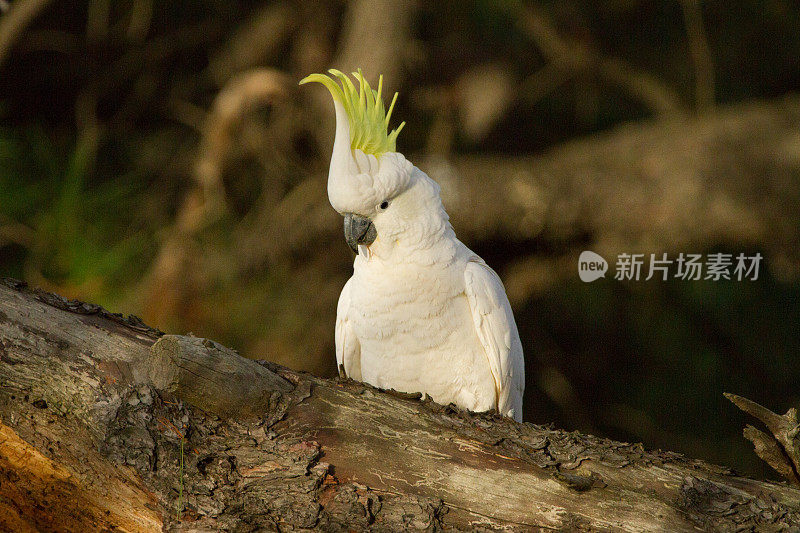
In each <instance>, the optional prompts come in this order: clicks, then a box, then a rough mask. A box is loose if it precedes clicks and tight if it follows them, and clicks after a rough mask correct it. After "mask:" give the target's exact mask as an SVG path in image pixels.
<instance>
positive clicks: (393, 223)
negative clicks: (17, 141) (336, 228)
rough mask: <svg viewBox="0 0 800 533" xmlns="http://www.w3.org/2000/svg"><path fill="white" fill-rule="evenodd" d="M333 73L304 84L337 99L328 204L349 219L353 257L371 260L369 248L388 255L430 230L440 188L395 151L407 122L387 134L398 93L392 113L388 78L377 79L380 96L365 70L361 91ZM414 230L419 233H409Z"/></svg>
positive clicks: (346, 225) (346, 221) (346, 230)
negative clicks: (384, 95) (385, 91)
mask: <svg viewBox="0 0 800 533" xmlns="http://www.w3.org/2000/svg"><path fill="white" fill-rule="evenodd" d="M328 72H330V73H331V74H332V75H333V77H330V76H327V75H325V74H311V75H310V76H307V77H306V78H304V79H303V80H302V81H300V84H303V83H308V82H312V81H315V82H319V83H322V84H323V85H324V86H325V87H326V88H327V89H328V91H330V93H331V95H332V96H333V105H334V108H335V111H336V138H335V140H334V143H333V153H332V155H331V165H330V170H329V171H328V199H329V200H330V203H331V205H332V206H333V208H334V209H336V211H338V212H339V213H340V214H342V215H344V217H345V219H344V233H345V238H346V239H347V243H348V244H349V245H350V247H351V248H352V249H353V251H354V252H356V253H359V252H360V253H363V254H365V255H367V257H368V256H369V248H370V247H372V248H373V249H374V248H380V249H383V250H386V249H388V248H390V247H392V246H393V244H394V243H397V242H399V240H401V238H402V237H403V236H405V237H406V238H409V237H410V234H411V233H418V232H419V231H420V230H423V231H424V229H425V228H426V227H427V226H429V225H430V224H427V225H426V224H425V223H424V217H425V216H428V217H429V216H430V209H429V208H430V207H434V208H435V207H437V206H438V210H439V211H442V213H443V210H442V209H441V200H439V186H438V185H437V184H436V183H435V182H434V181H433V180H431V179H430V178H428V177H427V176H426V175H425V174H424V173H423V172H422V171H420V170H419V169H417V168H416V167H415V166H414V165H412V164H411V163H410V162H409V161H408V160H406V158H405V157H404V156H403V154H400V153H398V152H397V151H395V141H396V139H397V135H398V134H399V133H400V130H402V129H403V126H404V125H405V122H403V123H401V124H400V125H399V126H398V127H397V128H395V129H394V130H392V131H391V132H389V131H388V129H389V118H390V117H391V114H392V109H393V108H394V104H395V101H396V100H397V93H395V95H394V97H393V98H392V103H391V104H390V105H389V109H388V111H387V110H386V109H385V108H384V105H383V101H382V100H381V90H382V88H383V77H382V76H381V77H380V78H378V90H377V91H375V90H373V89H372V88H371V87H370V85H369V83H367V81H366V80H365V79H364V76H363V74H362V73H361V70H360V69H359V71H358V72H355V73H353V76H354V77H355V78H356V80H357V81H358V83H359V88H358V89H356V87H355V85H354V84H353V82H352V81H351V80H350V78H348V77H347V76H346V75H344V74H343V73H341V72H339V71H338V70H335V69H331V70H329V71H328ZM334 78H336V79H338V81H339V82H340V83H341V85H340V83H337V81H336V79H334ZM428 204H432V205H428ZM444 216H445V217H446V215H444ZM413 229H416V230H417V231H416V232H411V231H409V230H413ZM373 243H374V245H373Z"/></svg>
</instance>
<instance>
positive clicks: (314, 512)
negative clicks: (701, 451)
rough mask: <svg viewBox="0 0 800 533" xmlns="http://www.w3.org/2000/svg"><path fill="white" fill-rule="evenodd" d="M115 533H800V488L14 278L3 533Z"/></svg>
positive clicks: (7, 298)
mask: <svg viewBox="0 0 800 533" xmlns="http://www.w3.org/2000/svg"><path fill="white" fill-rule="evenodd" d="M182 463H183V464H184V467H183V469H181V467H180V465H181V464H182ZM178 516H179V517H180V519H178ZM115 527H116V528H119V529H121V530H126V531H159V530H161V529H162V528H164V529H167V530H170V531H219V530H226V531H252V530H257V529H262V530H263V529H266V530H304V529H312V530H322V531H337V530H342V531H345V530H347V531H349V530H367V529H371V530H376V531H401V530H439V529H442V528H456V529H461V530H473V529H481V528H484V529H497V528H503V529H505V530H509V531H531V530H537V529H542V530H550V529H556V530H575V529H585V530H600V531H609V530H615V531H619V530H624V531H697V530H712V531H713V530H716V531H734V530H737V531H739V530H750V529H751V528H758V529H759V530H764V531H770V530H775V531H778V530H790V529H791V528H797V527H800V490H797V489H794V488H791V487H788V486H786V485H782V484H777V483H770V482H764V481H756V480H751V479H746V478H742V477H738V476H736V475H734V474H732V473H731V472H730V471H729V470H728V469H726V468H723V467H718V466H713V465H709V464H706V463H703V462H701V461H695V460H691V459H688V458H685V457H683V456H681V455H678V454H675V453H670V452H660V451H647V450H644V449H643V448H642V446H641V445H639V444H627V443H620V442H613V441H610V440H606V439H601V438H597V437H592V436H589V435H581V434H578V433H567V432H563V431H559V430H556V429H552V428H549V427H543V426H537V425H533V424H527V423H526V424H517V423H514V422H513V421H510V420H508V419H503V418H500V417H498V416H496V415H492V414H469V413H464V412H460V411H457V410H455V409H453V408H452V407H444V406H439V405H435V404H432V403H429V402H421V401H419V400H417V399H414V398H409V397H404V395H399V394H391V393H387V392H382V391H378V390H376V389H373V388H371V387H368V386H365V385H363V384H359V383H355V382H351V381H346V382H343V381H328V380H322V379H318V378H315V377H313V376H310V375H305V374H298V373H294V372H292V371H289V370H287V369H285V368H281V367H278V366H275V365H272V364H269V363H264V362H258V363H256V362H253V361H249V360H244V359H242V358H240V357H239V356H238V355H237V354H236V353H235V352H232V351H231V350H228V349H226V348H223V347H221V346H219V345H218V344H216V343H214V342H212V341H207V340H202V339H196V338H193V337H179V336H171V335H170V336H164V335H163V334H161V333H160V332H158V331H156V330H153V329H151V328H149V327H147V326H145V325H144V324H142V323H141V321H139V320H138V319H136V318H135V317H128V318H123V317H122V316H121V315H115V314H111V313H108V312H107V311H105V310H103V309H102V308H100V307H98V306H94V305H90V304H84V303H80V302H75V301H67V300H64V299H62V298H60V297H58V296H55V295H52V294H48V293H44V292H41V291H38V290H30V289H27V288H26V287H25V286H24V285H23V284H21V283H19V282H13V281H10V280H6V281H5V282H4V283H2V284H0V529H2V530H12V531H99V530H103V529H107V530H111V529H114V528H115Z"/></svg>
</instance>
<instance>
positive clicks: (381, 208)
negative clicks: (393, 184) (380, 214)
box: [378, 200, 389, 211]
mask: <svg viewBox="0 0 800 533" xmlns="http://www.w3.org/2000/svg"><path fill="white" fill-rule="evenodd" d="M388 207H389V200H384V201H382V202H381V205H379V206H378V209H380V210H381V211H384V210H386V208H388Z"/></svg>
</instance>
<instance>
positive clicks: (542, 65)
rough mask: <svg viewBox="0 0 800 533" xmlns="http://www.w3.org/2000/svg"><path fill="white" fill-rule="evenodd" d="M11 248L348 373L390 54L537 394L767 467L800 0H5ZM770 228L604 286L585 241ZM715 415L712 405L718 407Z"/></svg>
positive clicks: (592, 417) (794, 155) (799, 124)
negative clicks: (362, 169)
mask: <svg viewBox="0 0 800 533" xmlns="http://www.w3.org/2000/svg"><path fill="white" fill-rule="evenodd" d="M0 13H2V14H1V15H0V270H2V274H3V275H10V276H16V277H21V278H25V279H27V280H28V281H31V282H32V283H35V284H37V285H40V286H43V287H45V288H48V289H50V290H53V291H56V292H59V293H61V294H65V295H68V296H73V297H79V298H81V299H83V300H87V301H96V302H99V303H102V304H103V305H105V306H107V307H109V308H114V309H125V310H126V311H129V312H133V313H136V314H139V315H141V316H143V318H144V319H145V320H146V321H147V322H149V323H152V324H154V325H156V326H158V327H160V328H162V329H164V330H167V331H172V332H176V333H185V332H187V331H193V332H194V333H196V334H198V335H203V336H206V337H211V338H215V339H218V340H219V341H221V342H223V343H225V344H227V345H230V346H233V347H235V348H237V349H238V350H239V351H240V352H241V353H242V354H244V355H247V356H250V357H267V358H270V359H272V360H274V361H277V362H280V363H282V364H285V365H288V366H290V367H293V368H296V369H301V370H308V371H312V372H315V373H318V374H321V375H326V374H332V373H333V372H334V365H333V362H332V347H333V334H332V332H333V321H334V315H335V307H336V306H335V304H336V300H337V298H338V295H339V291H340V290H341V287H342V285H343V284H344V282H345V281H346V279H347V278H348V277H349V275H350V271H351V266H350V263H351V261H352V255H351V254H350V251H349V249H348V248H347V246H346V245H344V243H343V242H342V237H341V219H340V217H339V215H338V214H337V213H335V212H334V211H333V210H332V209H331V208H330V206H329V204H328V201H327V197H326V188H325V179H326V175H327V163H328V156H329V153H330V149H331V146H332V142H333V126H334V123H333V113H332V109H331V104H330V99H329V97H328V96H327V94H326V93H325V92H324V91H322V90H314V89H313V88H307V87H304V88H303V90H299V89H298V88H297V86H296V83H297V81H299V80H300V79H301V78H302V77H303V76H305V75H307V74H309V73H311V72H323V71H325V70H326V69H327V68H330V67H336V68H339V69H342V70H344V71H350V70H353V69H355V68H357V67H361V68H363V69H364V72H365V74H366V75H367V77H368V78H369V79H370V80H374V79H375V78H377V75H378V74H381V73H382V74H384V76H385V83H386V89H387V92H389V91H394V90H397V91H399V92H400V98H399V100H398V104H397V107H396V111H395V115H396V116H397V117H398V121H399V120H405V121H406V122H407V124H408V125H407V126H406V129H405V130H404V131H403V134H402V135H401V136H400V138H399V141H398V143H399V149H400V150H401V151H402V152H403V153H405V154H407V155H408V156H409V158H410V159H411V160H412V161H413V162H414V163H415V164H418V165H419V166H420V168H422V169H423V170H425V171H426V172H428V173H429V174H430V175H431V176H432V177H434V178H435V179H436V180H437V181H439V183H440V184H441V185H442V194H443V199H444V201H445V204H446V207H447V209H448V212H449V213H450V215H451V217H452V222H453V224H454V225H455V227H456V231H457V232H458V234H459V235H460V236H461V237H462V238H463V239H464V240H465V241H466V242H467V243H468V244H469V245H470V246H471V247H473V248H474V249H475V250H476V251H477V252H479V253H480V254H481V255H483V256H484V257H485V258H486V259H487V260H488V261H489V263H490V264H491V265H492V266H494V267H495V268H496V269H497V270H498V272H499V273H500V274H501V276H502V277H503V279H504V282H505V283H506V286H507V289H508V293H509V295H510V296H511V298H512V300H513V304H514V310H515V314H516V317H517V321H518V323H519V327H520V331H521V335H522V337H523V343H524V345H525V350H526V354H527V357H528V383H527V391H528V392H527V405H526V413H527V416H529V417H530V420H532V421H537V422H545V421H553V422H555V423H557V424H558V425H559V426H562V427H565V428H568V429H571V428H574V429H582V430H590V431H593V432H597V433H601V434H604V435H607V436H610V437H614V438H617V439H622V440H644V441H645V444H646V445H648V446H656V447H664V448H669V449H676V450H680V451H685V452H687V453H689V454H691V455H692V456H698V457H705V458H708V459H710V460H712V461H714V462H717V463H728V464H733V465H735V466H737V467H739V468H741V469H743V470H745V471H747V472H750V473H755V474H758V475H766V474H767V472H766V471H765V470H763V469H762V468H763V467H762V466H761V465H760V463H759V461H758V458H757V457H756V456H755V454H752V451H751V449H750V448H749V445H748V443H747V442H746V441H745V440H744V439H742V438H741V435H740V433H739V429H738V428H739V427H741V425H742V423H743V421H742V420H741V419H740V418H737V417H739V416H740V415H739V414H738V413H736V412H734V410H733V409H731V408H730V407H729V406H728V405H727V402H725V400H724V398H723V397H722V395H721V393H722V391H723V390H733V391H736V392H738V393H741V394H743V395H744V396H747V397H749V398H753V399H754V400H756V401H758V402H760V403H762V404H764V405H770V406H774V407H776V408H782V407H786V408H788V407H791V406H792V405H794V406H796V405H798V403H799V402H800V396H798V392H797V387H796V384H797V382H798V380H800V362H799V361H798V360H797V358H796V353H797V352H798V349H799V348H800V338H799V337H798V335H797V334H796V331H795V330H796V324H797V323H798V322H800V303H799V302H800V282H799V281H798V279H800V258H798V252H797V250H798V249H800V226H798V224H797V221H798V220H800V208H798V206H800V133H798V132H800V100H798V96H797V91H798V89H800V74H799V73H800V59H798V58H800V16H798V8H797V5H796V3H795V2H792V1H790V0H764V1H759V2H741V3H735V4H730V3H719V2H717V3H714V2H701V1H700V0H676V1H675V2H648V1H644V0H613V1H609V2H586V1H582V0H569V1H564V2H557V3H554V2H546V1H535V2H534V1H524V2H523V1H493V0H474V1H469V2H450V1H447V2H435V3H434V2H416V1H413V0H403V1H388V0H387V1H384V0H381V1H362V0H350V1H333V0H325V1H323V0H315V1H299V0H276V1H250V0H240V1H235V2H212V1H210V0H191V1H188V2H183V3H175V2H154V1H153V0H121V1H114V2H111V1H109V0H86V1H82V2H56V3H51V2H47V1H42V0H16V1H14V2H6V3H2V2H0ZM586 249H591V250H594V251H595V252H598V253H600V254H601V255H604V256H605V257H606V259H609V260H610V261H612V262H613V259H614V258H615V257H616V255H618V254H621V253H645V254H650V253H653V254H659V255H660V254H661V253H665V252H667V253H670V254H677V253H681V252H683V253H707V252H716V251H725V252H729V253H741V252H746V253H748V254H754V253H761V254H763V256H764V257H765V263H764V266H763V270H762V273H761V276H760V278H759V280H758V281H756V282H749V283H741V282H740V283H736V282H724V281H723V282H710V281H694V282H690V281H676V280H670V281H668V282H656V281H651V282H644V281H641V282H617V281H614V280H612V279H609V278H611V277H613V276H611V275H610V274H611V273H609V275H607V279H604V280H598V281H596V282H594V283H592V284H584V283H582V282H580V281H579V280H578V278H577V275H576V272H575V269H576V262H577V256H578V254H579V253H580V252H581V251H582V250H586ZM698 428H702V431H699V430H698Z"/></svg>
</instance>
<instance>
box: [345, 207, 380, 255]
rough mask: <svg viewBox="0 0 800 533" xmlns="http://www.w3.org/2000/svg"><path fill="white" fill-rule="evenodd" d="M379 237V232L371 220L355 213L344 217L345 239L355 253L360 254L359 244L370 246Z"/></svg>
mask: <svg viewBox="0 0 800 533" xmlns="http://www.w3.org/2000/svg"><path fill="white" fill-rule="evenodd" d="M377 236H378V232H377V231H376V230H375V226H374V225H373V224H372V221H371V220H370V219H369V218H367V217H362V216H361V215H354V214H353V213H347V214H346V215H345V216H344V238H345V240H346V241H347V244H348V245H349V246H350V249H351V250H353V251H354V252H355V253H358V245H359V244H366V245H367V246H369V245H370V244H372V243H373V242H374V241H375V238H376V237H377Z"/></svg>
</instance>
